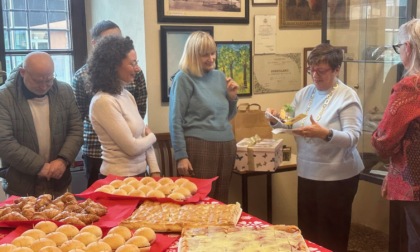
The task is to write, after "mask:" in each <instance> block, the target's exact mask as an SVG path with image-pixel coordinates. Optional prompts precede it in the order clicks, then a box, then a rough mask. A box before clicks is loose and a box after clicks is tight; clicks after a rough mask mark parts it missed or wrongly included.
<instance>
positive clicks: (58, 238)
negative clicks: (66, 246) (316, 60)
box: [45, 231, 69, 247]
mask: <svg viewBox="0 0 420 252" xmlns="http://www.w3.org/2000/svg"><path fill="white" fill-rule="evenodd" d="M45 238H48V239H50V240H52V241H54V242H55V244H56V245H57V246H58V247H59V246H61V245H62V244H63V243H65V242H66V241H68V240H69V239H68V237H67V235H65V234H64V233H61V232H57V231H55V232H51V233H49V234H47V236H45Z"/></svg>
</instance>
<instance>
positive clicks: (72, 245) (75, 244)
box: [60, 240, 86, 252]
mask: <svg viewBox="0 0 420 252" xmlns="http://www.w3.org/2000/svg"><path fill="white" fill-rule="evenodd" d="M85 248H86V246H85V244H83V242H81V241H78V240H69V241H66V242H65V243H63V244H62V245H61V246H60V249H61V251H63V252H69V251H70V250H72V249H85Z"/></svg>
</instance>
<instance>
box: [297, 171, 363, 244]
mask: <svg viewBox="0 0 420 252" xmlns="http://www.w3.org/2000/svg"><path fill="white" fill-rule="evenodd" d="M358 184H359V175H357V176H354V177H352V178H349V179H345V180H339V181H315V180H309V179H304V178H301V177H298V226H299V228H300V229H301V230H302V235H303V237H304V238H305V239H308V240H310V241H313V242H315V243H317V244H319V245H321V246H323V247H325V248H327V249H330V250H332V251H334V252H346V251H347V245H348V241H349V234H350V224H351V210H352V204H353V199H354V196H355V195H356V192H357V187H358Z"/></svg>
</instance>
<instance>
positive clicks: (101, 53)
mask: <svg viewBox="0 0 420 252" xmlns="http://www.w3.org/2000/svg"><path fill="white" fill-rule="evenodd" d="M131 50H134V45H133V40H131V39H130V37H125V38H124V37H119V36H106V37H104V38H103V39H101V40H100V41H99V43H98V44H97V45H96V47H95V49H94V50H93V53H92V56H91V57H90V58H89V59H88V62H87V63H88V74H89V78H90V83H91V85H92V86H91V87H87V88H88V89H90V90H91V91H92V93H96V92H98V91H103V92H106V93H109V94H120V93H121V91H122V90H123V87H122V85H121V80H120V79H119V78H118V72H117V69H118V67H119V66H120V65H121V63H122V61H123V60H124V59H125V58H126V57H127V54H128V53H129V52H130V51H131Z"/></svg>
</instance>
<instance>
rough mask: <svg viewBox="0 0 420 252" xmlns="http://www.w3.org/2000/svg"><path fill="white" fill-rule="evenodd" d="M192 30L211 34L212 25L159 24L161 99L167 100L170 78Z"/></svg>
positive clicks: (174, 71) (174, 72)
mask: <svg viewBox="0 0 420 252" xmlns="http://www.w3.org/2000/svg"><path fill="white" fill-rule="evenodd" d="M194 31H205V32H208V33H210V35H212V36H213V26H161V27H160V70H161V77H160V78H161V101H162V102H169V93H170V90H171V86H172V78H173V76H174V75H175V74H176V72H177V71H178V63H179V60H180V59H181V56H182V53H183V51H184V45H185V42H186V41H187V39H188V36H190V34H191V33H192V32H194Z"/></svg>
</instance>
